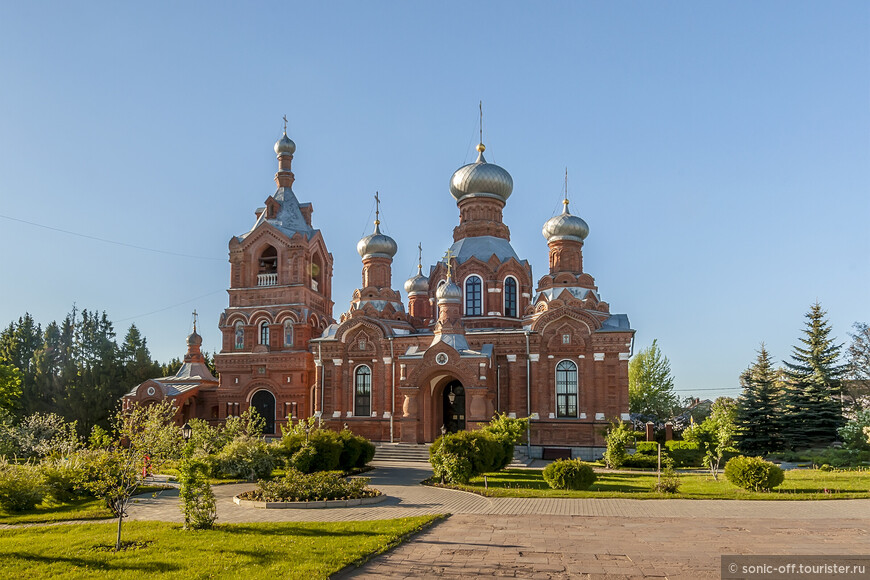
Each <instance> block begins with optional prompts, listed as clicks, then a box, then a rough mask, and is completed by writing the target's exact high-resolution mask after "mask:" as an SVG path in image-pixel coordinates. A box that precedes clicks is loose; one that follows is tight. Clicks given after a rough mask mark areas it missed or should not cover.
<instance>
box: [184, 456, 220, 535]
mask: <svg viewBox="0 0 870 580" xmlns="http://www.w3.org/2000/svg"><path fill="white" fill-rule="evenodd" d="M178 473H179V478H178V482H179V483H180V484H181V489H180V490H179V493H178V495H179V497H180V498H181V509H182V511H183V512H184V528H185V529H187V530H210V529H211V528H212V526H213V525H214V521H215V519H217V505H216V503H215V498H214V493H213V492H212V490H211V485H210V484H209V482H208V474H209V465H208V464H207V463H205V462H204V461H201V460H199V459H183V460H182V461H181V463H180V464H179V466H178Z"/></svg>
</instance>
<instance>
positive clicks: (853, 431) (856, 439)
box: [837, 409, 870, 451]
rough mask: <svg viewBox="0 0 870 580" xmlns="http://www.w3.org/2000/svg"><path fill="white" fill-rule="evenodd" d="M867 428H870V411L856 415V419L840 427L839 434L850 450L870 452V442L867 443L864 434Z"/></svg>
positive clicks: (859, 412) (866, 410)
mask: <svg viewBox="0 0 870 580" xmlns="http://www.w3.org/2000/svg"><path fill="white" fill-rule="evenodd" d="M865 427H870V409H864V410H862V411H858V412H857V413H855V418H854V419H852V420H851V421H849V422H848V423H846V424H845V425H843V426H842V427H840V428H839V429H838V430H837V433H838V434H839V435H840V439H841V440H842V441H843V443H845V444H846V447H848V448H849V449H857V450H859V451H868V450H870V441H867V435H865V434H864V428H865Z"/></svg>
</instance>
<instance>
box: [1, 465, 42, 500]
mask: <svg viewBox="0 0 870 580" xmlns="http://www.w3.org/2000/svg"><path fill="white" fill-rule="evenodd" d="M44 497H45V484H44V483H43V479H42V474H41V473H40V472H39V469H38V468H37V467H36V466H35V465H30V464H29V463H25V464H20V465H19V464H15V463H8V462H6V461H5V460H0V507H2V508H3V509H5V510H7V511H10V512H19V511H24V510H32V509H33V508H34V507H36V505H37V504H39V503H40V502H42V500H43V498H44Z"/></svg>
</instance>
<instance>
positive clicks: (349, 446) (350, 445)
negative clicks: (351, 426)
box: [338, 429, 364, 471]
mask: <svg viewBox="0 0 870 580" xmlns="http://www.w3.org/2000/svg"><path fill="white" fill-rule="evenodd" d="M338 441H339V442H340V443H341V454H340V455H339V456H338V466H339V467H340V468H341V470H342V471H350V470H351V469H353V468H354V467H356V462H357V460H358V459H359V456H360V454H361V453H362V443H361V441H364V439H363V438H362V437H357V436H356V435H354V434H353V433H351V432H350V431H348V430H347V429H345V430H344V431H342V432H341V433H339V434H338Z"/></svg>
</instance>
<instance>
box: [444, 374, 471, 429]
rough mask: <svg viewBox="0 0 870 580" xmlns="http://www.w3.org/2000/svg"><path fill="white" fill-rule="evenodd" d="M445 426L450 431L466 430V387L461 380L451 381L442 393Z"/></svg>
mask: <svg viewBox="0 0 870 580" xmlns="http://www.w3.org/2000/svg"><path fill="white" fill-rule="evenodd" d="M442 399H443V408H444V427H445V428H446V429H447V432H448V433H456V432H457V431H463V430H465V389H464V388H462V383H460V382H459V381H451V382H449V383H447V385H446V386H445V387H444V394H443V395H442Z"/></svg>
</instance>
